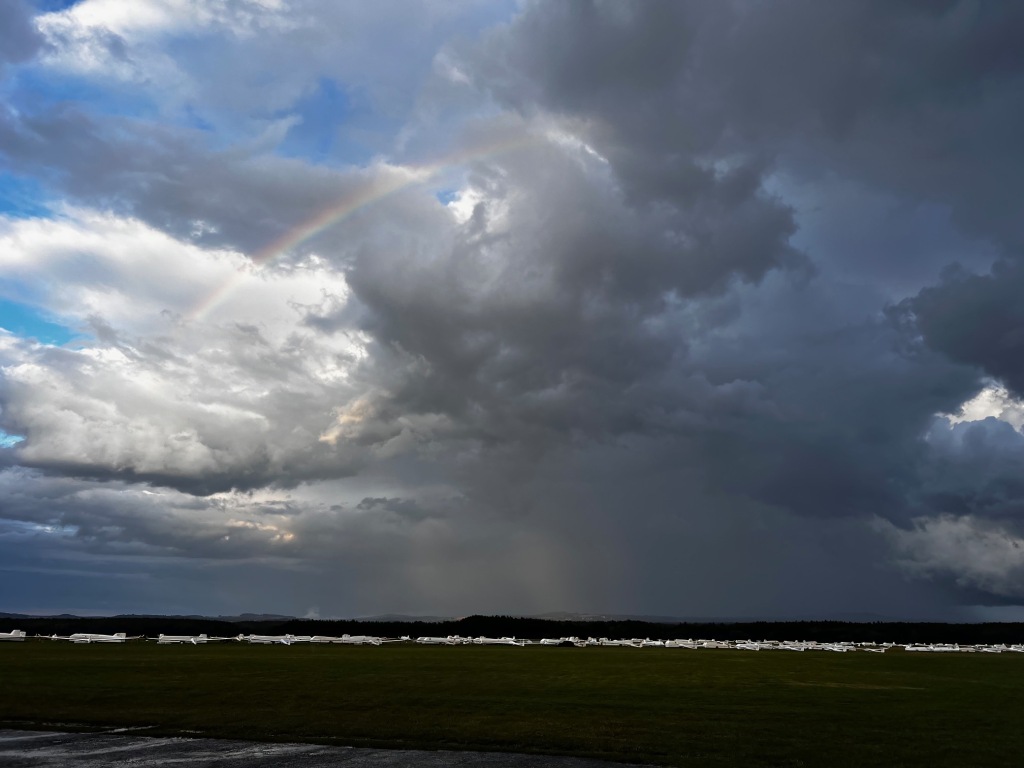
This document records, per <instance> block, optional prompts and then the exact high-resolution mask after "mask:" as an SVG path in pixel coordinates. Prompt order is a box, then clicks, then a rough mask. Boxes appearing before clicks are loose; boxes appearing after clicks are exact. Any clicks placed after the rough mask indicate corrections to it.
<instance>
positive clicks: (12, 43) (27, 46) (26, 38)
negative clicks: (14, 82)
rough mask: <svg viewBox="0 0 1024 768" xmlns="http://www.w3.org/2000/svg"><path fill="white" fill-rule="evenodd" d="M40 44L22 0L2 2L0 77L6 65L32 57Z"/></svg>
mask: <svg viewBox="0 0 1024 768" xmlns="http://www.w3.org/2000/svg"><path fill="white" fill-rule="evenodd" d="M42 42H43V41H42V37H41V36H40V35H39V32H38V31H36V28H35V25H34V24H33V23H32V11H31V9H30V8H29V6H28V5H27V4H26V3H25V2H23V0H3V2H2V3H0V75H3V72H4V66H5V65H6V64H13V63H18V62H20V61H25V60H26V59H29V58H31V57H32V56H34V55H35V53H36V52H37V51H38V50H39V48H40V46H41V45H42Z"/></svg>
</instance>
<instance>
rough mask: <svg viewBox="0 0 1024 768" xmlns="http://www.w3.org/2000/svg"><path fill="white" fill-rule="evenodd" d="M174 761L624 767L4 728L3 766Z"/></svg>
mask: <svg viewBox="0 0 1024 768" xmlns="http://www.w3.org/2000/svg"><path fill="white" fill-rule="evenodd" d="M171 765H174V766H181V765H186V766H189V768H204V767H206V766H208V767H209V768H213V766H216V768H248V767H249V766H256V767H257V768H270V766H273V768H292V766H296V767H297V766H302V768H334V767H335V766H341V767H343V768H371V767H372V768H382V767H384V766H389V767H390V768H442V766H474V767H475V766H485V767H486V768H541V766H554V767H555V768H609V767H610V766H618V768H622V765H623V764H622V763H609V762H606V761H603V760H587V759H584V758H577V757H546V756H543V755H516V754H509V753H504V752H447V751H438V752H426V751H418V750H389V749H356V748H354V747H323V746H317V745H315V744H264V743H260V742H252V741H227V740H223V739H185V738H151V737H146V736H138V735H129V734H126V733H118V732H116V731H114V732H111V731H107V732H103V733H58V732H53V731H13V730H0V767H2V768H42V767H43V766H45V768H101V766H102V768H108V766H132V768H155V767H156V766H171Z"/></svg>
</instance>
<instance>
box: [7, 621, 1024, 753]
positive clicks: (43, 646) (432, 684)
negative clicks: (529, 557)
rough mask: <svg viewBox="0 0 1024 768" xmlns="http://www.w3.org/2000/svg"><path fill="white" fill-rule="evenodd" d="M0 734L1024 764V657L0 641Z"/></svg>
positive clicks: (625, 649)
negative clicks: (94, 730)
mask: <svg viewBox="0 0 1024 768" xmlns="http://www.w3.org/2000/svg"><path fill="white" fill-rule="evenodd" d="M0 683H2V689H0V690H2V695H0V726H5V727H40V726H45V727H67V726H68V725H73V726H74V727H86V726H154V727H153V728H152V730H151V731H147V732H146V733H152V734H153V735H158V734H161V735H164V734H181V733H185V734H189V735H208V736H219V737H233V738H246V739H267V740H278V741H284V740H296V741H318V742H324V743H332V744H349V745H355V746H385V747H398V748H426V749H441V748H443V749H482V750H503V751H513V752H540V753H548V754H577V755H588V756H593V757H603V758H606V759H614V760H623V761H630V762H652V763H661V764H669V765H684V766H689V765H709V766H712V765H714V766H718V765H721V766H768V765H773V766H778V765H791V766H798V765H806V766H820V765H828V766H864V765H887V766H901V765H914V766H958V768H959V767H962V766H994V765H1020V764H1021V762H1022V761H1024V726H1022V722H1021V718H1022V715H1024V655H1017V654H1001V655H987V654H985V655H954V654H911V653H899V652H895V653H894V652H890V653H887V654H884V655H882V654H868V653H857V654H836V653H825V652H807V653H787V652H753V651H749V652H745V651H706V650H701V651H690V650H682V649H664V648H650V649H632V648H585V649H576V648H571V649H569V648H565V649H563V648H543V647H528V648H510V647H474V646H468V647H422V646H410V645H390V646H382V647H351V646H309V645H301V646H291V647H282V646H248V645H237V644H233V643H232V644H228V645H209V646H198V647H197V646H157V645H155V644H151V643H149V644H143V643H134V644H127V645H70V644H67V643H56V642H49V641H29V642H25V643H18V644H14V643H12V644H4V645H0Z"/></svg>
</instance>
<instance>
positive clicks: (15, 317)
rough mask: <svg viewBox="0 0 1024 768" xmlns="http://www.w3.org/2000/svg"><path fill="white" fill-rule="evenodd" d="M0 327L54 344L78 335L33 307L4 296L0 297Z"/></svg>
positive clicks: (44, 342)
mask: <svg viewBox="0 0 1024 768" xmlns="http://www.w3.org/2000/svg"><path fill="white" fill-rule="evenodd" d="M0 328H5V329H7V330H8V331H10V332H11V333H13V334H15V335H16V336H20V337H21V338H24V339H35V340H37V341H40V342H42V343H43V344H54V345H59V344H67V343H68V342H69V341H71V340H72V339H74V338H75V337H76V336H78V335H79V334H77V333H74V332H73V331H72V330H71V329H70V328H68V327H67V326H64V325H61V324H60V323H55V322H53V320H52V319H49V318H48V317H47V316H46V315H45V314H44V313H43V312H41V311H39V310H38V309H36V308H35V307H32V306H29V305H28V304H22V303H20V302H17V301H11V300H10V299H4V298H0Z"/></svg>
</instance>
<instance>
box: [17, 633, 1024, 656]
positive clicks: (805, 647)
mask: <svg viewBox="0 0 1024 768" xmlns="http://www.w3.org/2000/svg"><path fill="white" fill-rule="evenodd" d="M26 637H27V635H26V634H25V632H24V631H22V630H18V629H15V630H13V631H11V632H0V641H3V640H8V641H11V640H13V641H23V640H25V638H26ZM36 637H42V638H45V639H49V640H66V641H68V642H72V643H124V642H127V641H129V640H155V641H156V643H157V644H158V645H205V644H206V643H221V642H241V643H252V644H255V645H296V644H302V643H314V644H333V645H383V644H385V643H403V642H405V643H408V642H415V643H419V644H420V645H515V646H520V647H523V646H527V645H552V646H575V647H577V648H586V647H593V646H601V647H620V648H689V649H694V650H695V649H701V648H713V649H723V650H741V651H832V652H835V653H848V652H851V651H870V652H872V653H884V652H885V651H886V650H888V649H889V648H894V647H901V648H903V649H904V650H906V651H915V652H929V653H1003V652H1013V653H1024V644H1014V645H1005V644H998V645H983V644H976V645H959V644H955V643H953V644H948V643H938V644H934V643H933V644H927V645H926V644H923V643H911V644H897V643H851V642H835V643H824V642H818V641H814V640H809V641H797V640H781V641H780V640H651V639H650V638H646V639H639V638H632V639H628V640H611V639H609V638H607V637H602V638H593V637H588V638H586V639H581V638H578V637H559V638H550V637H546V638H543V639H541V640H521V639H517V638H515V637H461V636H459V635H448V636H447V637H417V638H415V640H414V639H413V638H411V637H409V636H408V635H405V636H403V637H393V638H392V637H374V636H373V635H341V636H340V637H334V636H331V635H236V636H234V637H209V636H207V635H205V634H202V635H163V634H162V635H159V636H158V637H144V636H142V635H136V636H128V635H127V634H125V633H124V632H118V633H116V634H113V635H104V634H95V633H90V632H76V633H75V634H72V635H37V636H36Z"/></svg>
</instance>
